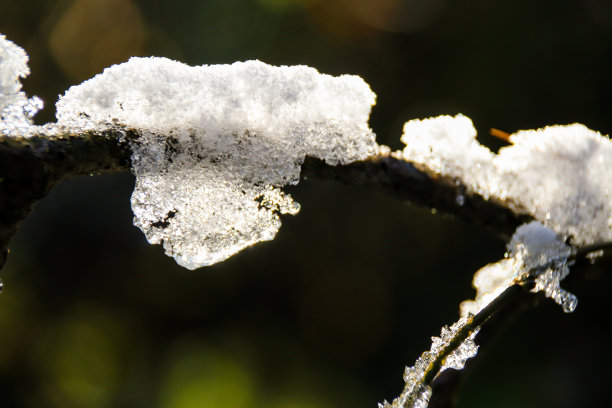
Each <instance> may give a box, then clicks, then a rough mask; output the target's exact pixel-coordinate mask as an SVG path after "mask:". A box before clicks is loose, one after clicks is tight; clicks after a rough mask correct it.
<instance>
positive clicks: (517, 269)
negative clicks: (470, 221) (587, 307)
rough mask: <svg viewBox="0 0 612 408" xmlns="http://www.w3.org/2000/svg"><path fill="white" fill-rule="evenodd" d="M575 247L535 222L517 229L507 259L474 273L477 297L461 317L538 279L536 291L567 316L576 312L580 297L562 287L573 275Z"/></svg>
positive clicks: (465, 306) (467, 303)
mask: <svg viewBox="0 0 612 408" xmlns="http://www.w3.org/2000/svg"><path fill="white" fill-rule="evenodd" d="M571 254H572V248H571V247H570V246H568V245H567V244H565V243H564V242H563V240H562V239H560V237H559V236H558V235H557V234H556V233H555V232H554V231H553V230H551V229H550V228H548V227H545V226H544V225H542V224H541V223H540V222H538V221H533V222H530V223H527V224H524V225H521V226H520V227H518V228H517V230H516V232H515V233H514V235H513V236H512V239H511V240H510V242H509V243H508V253H507V259H503V260H501V261H499V262H496V263H493V264H489V265H487V266H485V267H484V268H481V269H480V270H479V271H477V272H476V273H475V274H474V280H473V282H472V285H473V286H474V288H475V289H476V298H475V299H474V300H466V301H464V302H462V303H461V307H460V309H461V315H462V316H467V315H468V314H476V313H478V312H479V311H480V310H482V309H483V308H484V307H485V306H486V305H488V304H489V302H491V301H492V300H493V299H495V298H496V297H497V296H498V295H499V294H500V293H501V292H503V291H504V290H505V289H506V288H508V287H509V286H511V285H513V284H514V283H522V282H524V281H525V279H526V278H533V279H535V287H534V288H533V289H532V290H533V292H540V291H542V292H544V295H545V296H547V297H549V298H552V299H553V300H554V301H555V302H557V303H558V304H560V305H561V306H562V307H563V310H564V311H565V312H566V313H569V312H573V311H574V309H576V305H577V303H578V300H577V299H576V296H574V295H573V294H571V293H569V292H567V291H565V290H564V289H562V288H561V284H560V282H561V281H562V280H563V279H564V278H565V277H566V276H567V275H568V274H569V266H570V265H569V263H568V257H569V256H570V255H571Z"/></svg>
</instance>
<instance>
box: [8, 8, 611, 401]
mask: <svg viewBox="0 0 612 408" xmlns="http://www.w3.org/2000/svg"><path fill="white" fill-rule="evenodd" d="M0 32H1V33H4V34H6V35H7V37H8V38H9V39H11V40H12V41H14V42H15V43H17V44H19V45H21V46H22V47H24V48H25V49H26V51H27V52H28V53H29V55H30V59H31V64H30V66H31V69H32V75H31V76H30V78H28V79H27V80H26V81H25V84H24V86H25V90H26V91H27V92H28V93H29V94H30V95H39V96H40V97H41V98H42V99H44V100H45V102H46V107H45V110H44V111H43V112H41V113H40V114H39V115H38V116H37V121H39V122H40V123H44V122H46V121H49V120H53V115H54V112H53V105H54V101H55V100H56V99H57V95H58V94H60V93H62V92H63V91H64V90H65V89H66V88H67V87H68V86H70V85H72V84H77V83H80V82H81V81H83V80H85V79H87V78H89V77H90V76H92V75H94V74H96V73H98V72H100V71H101V70H102V69H103V68H104V67H106V66H108V65H110V64H113V63H118V62H122V61H124V60H126V59H127V58H128V57H129V56H132V55H160V56H166V57H170V58H174V59H178V60H181V61H183V62H185V63H188V64H192V65H196V64H213V63H230V62H233V61H236V60H246V59H253V58H257V59H260V60H262V61H265V62H267V63H271V64H277V65H280V64H307V65H311V66H314V67H316V68H318V69H319V70H320V71H322V72H325V73H330V74H342V73H352V74H358V75H361V76H362V77H363V78H364V79H365V80H366V81H367V82H368V83H369V84H370V85H371V87H372V89H373V90H374V91H375V92H376V94H377V95H378V104H377V106H376V107H375V108H374V110H373V112H372V119H371V126H372V128H373V129H374V131H375V132H376V133H377V135H378V141H379V142H380V143H385V144H388V145H390V146H391V147H392V148H394V149H397V148H400V147H401V145H400V142H399V136H400V135H401V127H402V124H403V123H404V122H405V121H406V120H409V119H413V118H423V117H428V116H434V115H438V114H456V113H459V112H461V113H464V114H466V115H468V116H470V117H471V118H472V119H473V120H474V123H475V126H476V128H477V129H478V130H479V133H480V135H481V136H480V139H481V141H482V142H483V143H486V144H488V145H490V146H491V147H492V148H498V147H499V144H498V142H497V141H495V140H492V138H491V137H489V136H487V131H488V129H489V128H490V127H496V128H500V129H503V130H505V131H510V132H511V131H514V130H518V129H530V128H537V127H541V126H544V125H548V124H566V123H572V122H581V123H584V124H585V125H587V126H589V127H590V128H592V129H596V130H599V131H601V132H602V133H604V134H609V133H610V132H611V131H612V117H611V116H610V112H611V108H612V102H610V94H611V93H612V78H611V75H610V66H611V63H612V3H611V2H610V1H608V0H582V1H567V0H546V1H537V2H536V1H528V0H500V1H495V2H492V1H484V0H473V1H469V2H467V1H465V2H461V1H452V0H377V1H367V0H320V1H317V0H203V1H196V0H190V1H188V0H175V1H172V2H170V1H168V2H163V1H153V0H147V1H144V0H66V1H57V2H53V1H43V0H33V1H17V0H0ZM132 185H133V178H132V176H131V175H129V174H120V175H106V176H95V177H83V178H78V179H72V180H68V181H65V182H63V183H61V184H60V185H59V186H58V187H57V188H56V189H55V190H54V191H53V192H52V193H51V194H50V195H49V196H48V197H47V198H45V199H44V200H43V201H42V202H40V203H39V204H38V205H37V207H36V208H35V210H34V212H33V213H32V214H31V215H30V217H29V218H28V219H27V220H26V222H24V223H23V226H22V228H21V230H20V231H19V233H18V235H17V236H16V237H15V239H14V240H13V242H12V247H11V255H10V257H9V261H8V263H7V265H6V267H5V269H4V270H2V272H1V276H2V278H3V280H4V284H5V291H4V293H3V294H2V295H1V296H0V405H1V406H2V407H11V408H12V407H37V408H38V407H58V408H60V407H61V408H71V407H75V408H76V407H79V408H80V407H91V408H99V407H100V408H101V407H130V408H132V407H134V408H135V407H147V408H149V407H159V408H191V407H201V408H209V407H210V408H212V407H224V408H250V407H253V408H255V407H257V408H263V407H266V408H267V407H269V408H327V407H352V408H360V407H364V408H365V407H375V406H376V403H377V402H379V401H381V400H382V399H384V398H387V399H390V398H393V397H395V396H397V395H398V394H399V392H400V390H401V388H402V386H403V382H402V372H403V367H404V365H405V364H412V363H413V362H414V360H415V359H416V358H417V356H418V355H419V354H420V353H421V352H422V351H424V350H425V349H427V348H429V345H430V339H429V337H430V336H431V335H437V334H438V333H439V330H440V327H441V326H442V325H443V324H447V323H452V322H453V321H454V320H455V319H456V317H457V310H458V304H459V302H460V301H461V300H463V299H466V298H468V297H471V296H472V295H473V290H472V289H471V288H470V282H471V276H472V274H473V272H474V271H475V270H477V269H478V268H479V267H481V266H483V265H485V264H486V263H487V262H491V261H495V260H497V259H499V258H501V257H502V256H503V253H504V242H502V241H500V240H498V239H497V238H495V237H494V236H493V235H492V234H491V233H490V232H487V231H485V230H483V229H481V228H480V227H478V226H472V225H467V224H465V223H463V222H462V221H459V220H453V219H449V218H444V217H440V216H435V215H432V214H431V213H430V212H429V211H428V210H425V209H419V208H414V207H409V206H406V205H405V204H402V203H399V202H396V201H394V200H392V199H390V198H388V197H385V196H379V195H373V194H370V193H367V192H362V191H357V190H355V189H351V188H346V187H343V186H340V185H335V184H328V183H323V182H318V181H315V180H313V181H308V182H305V183H302V184H301V185H299V186H297V187H295V188H292V189H291V193H292V194H293V195H294V197H295V198H296V199H297V200H298V201H299V202H300V203H301V204H302V211H301V212H300V214H299V215H298V216H296V217H286V218H284V219H283V227H282V228H281V230H280V232H279V234H278V236H277V238H276V239H275V240H274V241H271V242H268V243H263V244H259V245H256V246H254V247H253V248H249V249H247V250H245V251H243V252H242V253H240V254H239V255H237V256H234V257H233V258H231V259H229V260H228V261H226V262H223V263H221V264H219V265H215V266H213V267H209V268H204V269H201V270H198V271H187V270H184V269H182V268H180V267H179V266H177V265H176V264H175V263H174V261H173V260H172V259H171V258H168V257H166V256H165V255H163V253H162V250H161V248H159V247H153V246H149V245H148V244H147V243H146V240H145V238H144V236H143V234H142V233H141V232H140V231H139V230H138V229H137V228H135V227H133V226H132V225H131V218H132V215H131V211H130V206H129V197H130V193H131V189H132ZM610 266H611V264H610V262H607V263H606V262H603V263H600V264H598V265H594V266H593V267H591V268H589V269H588V270H587V271H586V273H585V274H584V275H583V276H581V277H580V278H579V279H574V280H572V281H571V282H568V283H567V284H566V287H568V288H569V289H570V290H571V291H573V292H574V293H576V294H577V295H578V296H579V299H580V303H579V306H578V309H577V311H576V312H575V313H574V314H572V315H564V314H563V312H562V311H561V308H560V307H557V306H556V305H554V304H552V303H550V302H545V303H542V304H541V305H540V306H539V307H538V308H535V309H533V310H531V311H529V312H528V313H526V314H525V315H523V316H522V317H521V318H520V319H519V320H518V321H516V322H515V323H514V324H513V325H511V326H510V327H509V328H507V329H506V330H505V331H504V332H503V333H502V335H501V336H499V338H498V339H497V340H496V341H495V342H493V343H492V345H490V346H488V347H487V348H486V349H485V350H482V352H481V354H480V355H479V358H478V360H477V361H476V363H475V364H472V366H471V367H470V369H469V372H468V373H467V374H468V375H467V380H466V382H465V384H464V385H463V387H462V389H461V392H460V394H459V406H460V407H492V406H495V407H576V406H583V407H603V406H609V405H608V404H609V403H610V396H609V395H610V394H609V383H610V374H609V368H608V367H610V366H611V365H612V356H610V352H609V349H610V337H609V335H608V333H607V332H608V326H609V325H610V324H611V323H612V321H611V320H612V319H611V318H610V313H609V310H610V305H609V297H610V296H609V292H610V290H611V289H612V277H611V273H612V270H611V268H610Z"/></svg>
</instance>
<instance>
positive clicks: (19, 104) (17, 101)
mask: <svg viewBox="0 0 612 408" xmlns="http://www.w3.org/2000/svg"><path fill="white" fill-rule="evenodd" d="M29 74H30V68H29V67H28V55H27V54H26V52H25V51H24V50H23V49H22V48H21V47H19V46H17V45H15V44H14V43H13V42H12V41H9V40H7V39H6V37H5V36H4V35H2V34H0V134H4V135H10V136H28V135H29V134H31V133H32V128H33V126H32V121H31V119H32V117H33V116H34V114H36V112H38V111H39V110H40V109H42V101H41V100H40V99H39V98H38V97H36V96H34V97H32V98H30V99H28V98H27V96H26V95H25V93H24V92H23V91H21V81H20V78H25V77H27V76H28V75H29Z"/></svg>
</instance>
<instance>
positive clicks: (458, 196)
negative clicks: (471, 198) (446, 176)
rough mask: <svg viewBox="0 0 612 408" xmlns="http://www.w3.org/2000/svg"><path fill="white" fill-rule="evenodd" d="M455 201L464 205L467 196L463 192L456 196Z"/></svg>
mask: <svg viewBox="0 0 612 408" xmlns="http://www.w3.org/2000/svg"><path fill="white" fill-rule="evenodd" d="M455 201H456V202H457V205H458V206H462V205H463V204H465V196H464V195H463V194H458V195H457V197H456V198H455Z"/></svg>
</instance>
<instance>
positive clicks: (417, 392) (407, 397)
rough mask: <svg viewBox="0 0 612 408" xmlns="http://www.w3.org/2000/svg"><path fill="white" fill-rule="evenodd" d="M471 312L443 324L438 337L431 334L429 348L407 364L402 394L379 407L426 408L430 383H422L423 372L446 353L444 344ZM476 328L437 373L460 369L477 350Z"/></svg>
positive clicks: (449, 341) (424, 373) (457, 330)
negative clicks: (414, 360)
mask: <svg viewBox="0 0 612 408" xmlns="http://www.w3.org/2000/svg"><path fill="white" fill-rule="evenodd" d="M470 319H471V316H466V317H462V318H461V319H459V320H458V321H457V322H455V323H454V324H453V325H452V326H450V327H448V326H444V327H442V332H441V334H440V337H432V338H431V349H430V350H429V351H426V352H424V353H423V354H421V357H419V358H418V360H417V361H416V362H415V363H414V366H412V367H406V371H405V372H404V381H405V382H406V386H405V387H404V390H403V391H402V393H401V395H400V396H399V397H397V398H395V399H394V400H393V402H392V403H389V402H387V401H385V402H383V403H381V404H378V407H379V408H405V407H411V408H426V407H427V405H428V403H429V399H430V397H431V387H430V386H429V385H428V384H424V382H423V380H424V377H425V375H427V373H428V372H429V371H430V370H431V369H432V364H433V363H434V362H435V361H436V360H437V359H439V358H441V356H443V355H444V354H446V353H447V351H448V350H447V348H448V347H449V346H450V344H451V342H452V341H453V340H454V339H455V338H456V337H457V335H458V333H459V331H460V330H461V329H463V328H464V327H465V326H466V325H467V324H468V323H469V322H470ZM477 333H478V330H474V331H472V332H471V333H470V335H469V336H468V337H467V338H466V339H465V340H464V341H463V342H462V343H461V344H460V345H459V346H458V347H457V348H455V349H454V350H452V351H451V352H450V353H448V355H446V357H444V360H443V362H442V366H441V368H440V370H439V372H438V373H437V375H439V374H440V373H442V372H443V371H444V370H446V369H447V368H454V369H456V370H461V369H462V368H463V367H464V366H465V362H466V360H467V359H469V358H472V357H474V356H475V355H476V353H478V346H477V345H476V344H475V343H474V338H475V337H476V334H477Z"/></svg>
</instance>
